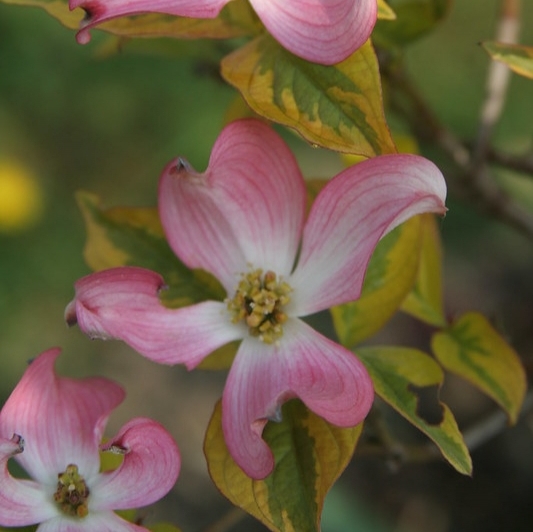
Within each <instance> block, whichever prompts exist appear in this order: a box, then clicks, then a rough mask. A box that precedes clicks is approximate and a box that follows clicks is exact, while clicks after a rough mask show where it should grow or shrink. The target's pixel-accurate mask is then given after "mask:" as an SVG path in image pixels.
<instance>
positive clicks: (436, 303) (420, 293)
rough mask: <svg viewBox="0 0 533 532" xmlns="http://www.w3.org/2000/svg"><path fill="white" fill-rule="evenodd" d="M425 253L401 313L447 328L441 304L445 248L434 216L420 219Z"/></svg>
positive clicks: (428, 215) (424, 215) (430, 215)
mask: <svg viewBox="0 0 533 532" xmlns="http://www.w3.org/2000/svg"><path fill="white" fill-rule="evenodd" d="M420 221H421V227H422V250H421V253H420V262H419V264H418V273H417V276H416V282H415V285H414V286H413V289H412V290H411V292H410V293H409V295H408V296H407V297H406V298H405V300H404V301H403V303H402V307H401V308H402V310H403V311H404V312H407V313H408V314H411V315H412V316H415V318H418V319H419V320H422V321H424V322H426V323H429V324H430V325H436V326H437V327H444V326H445V325H446V318H445V316H444V306H443V301H442V246H441V241H440V233H439V229H438V227H437V221H436V218H435V216H434V215H433V214H423V215H422V216H421V217H420Z"/></svg>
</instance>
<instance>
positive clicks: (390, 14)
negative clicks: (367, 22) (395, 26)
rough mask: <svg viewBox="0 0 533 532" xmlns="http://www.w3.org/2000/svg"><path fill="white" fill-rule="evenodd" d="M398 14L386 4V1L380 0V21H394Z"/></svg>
mask: <svg viewBox="0 0 533 532" xmlns="http://www.w3.org/2000/svg"><path fill="white" fill-rule="evenodd" d="M395 18H396V13H394V11H393V10H392V9H391V7H390V6H389V5H388V4H387V2H385V0H378V19H380V20H394V19H395Z"/></svg>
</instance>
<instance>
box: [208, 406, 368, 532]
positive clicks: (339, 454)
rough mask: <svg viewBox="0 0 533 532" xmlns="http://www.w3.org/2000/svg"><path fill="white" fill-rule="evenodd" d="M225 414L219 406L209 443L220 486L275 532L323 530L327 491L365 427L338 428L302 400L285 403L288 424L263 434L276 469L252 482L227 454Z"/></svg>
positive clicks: (269, 427)
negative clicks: (317, 414) (224, 428)
mask: <svg viewBox="0 0 533 532" xmlns="http://www.w3.org/2000/svg"><path fill="white" fill-rule="evenodd" d="M221 413H222V409H221V405H220V402H219V403H218V404H217V406H216V407H215V411H214V413H213V416H212V418H211V421H210V423H209V427H208V429H207V433H206V438H205V444H204V452H205V455H206V458H207V465H208V469H209V474H210V475H211V478H212V479H213V482H214V483H215V485H216V486H217V488H218V489H219V490H220V491H221V492H222V494H223V495H225V496H226V497H227V498H228V499H229V500H230V501H231V502H232V503H233V504H234V505H236V506H239V507H240V508H242V509H243V510H245V511H246V512H248V513H249V514H251V515H252V516H254V517H255V518H257V519H258V520H259V521H261V522H262V523H263V524H265V525H266V526H267V527H268V528H269V529H270V530H272V531H274V532H292V531H298V532H318V531H319V530H320V516H321V513H322V507H323V504H324V498H325V496H326V493H327V492H328V491H329V489H330V488H331V486H332V485H333V483H334V482H335V480H336V479H337V478H338V477H339V475H340V474H341V473H342V472H343V471H344V469H345V468H346V466H347V464H348V462H349V461H350V459H351V457H352V455H353V452H354V449H355V446H356V444H357V440H358V439H359V435H360V434H361V430H362V425H358V426H357V427H353V428H348V429H341V428H338V427H334V426H332V425H330V424H329V423H327V422H326V421H324V420H323V419H322V418H320V417H318V416H316V415H315V414H313V413H312V412H310V411H309V410H308V409H307V408H306V407H305V406H304V405H303V404H302V403H301V402H300V401H297V400H293V401H289V402H288V403H286V404H285V405H283V409H282V413H283V421H281V422H280V423H273V422H269V423H268V424H267V426H266V427H265V430H264V433H263V437H264V439H265V440H266V441H267V443H268V444H269V445H270V448H271V449H272V451H273V453H274V457H275V460H276V466H275V469H274V471H273V472H272V473H271V474H270V475H269V476H268V477H267V478H265V479H264V480H253V479H251V478H249V477H248V476H246V475H245V473H244V472H243V471H242V469H241V468H240V467H239V466H237V464H236V463H235V462H234V461H233V459H232V458H231V456H230V455H229V453H228V449H227V447H226V443H225V441H224V436H223V434H222V427H221Z"/></svg>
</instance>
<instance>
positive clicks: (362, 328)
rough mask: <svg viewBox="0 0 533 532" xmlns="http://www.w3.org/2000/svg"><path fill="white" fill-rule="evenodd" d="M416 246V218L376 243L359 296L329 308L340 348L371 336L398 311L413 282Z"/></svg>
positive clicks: (417, 230) (416, 257)
mask: <svg viewBox="0 0 533 532" xmlns="http://www.w3.org/2000/svg"><path fill="white" fill-rule="evenodd" d="M420 245H421V229H420V218H419V216H415V217H413V218H411V219H410V220H408V221H407V222H405V223H404V224H402V225H400V226H399V227H397V228H396V229H395V230H394V231H392V232H391V233H389V234H388V235H387V236H386V237H385V238H383V239H382V240H381V241H380V243H379V244H378V245H377V247H376V249H375V251H374V254H373V255H372V259H371V260H370V264H369V265H368V269H367V272H366V275H365V281H364V284H363V291H362V293H361V297H360V298H359V299H358V300H357V301H354V302H351V303H346V304H344V305H339V306H337V307H333V308H332V309H331V314H332V316H333V324H334V325H335V331H336V332H337V335H338V337H339V341H340V343H341V344H342V345H344V346H346V347H352V346H354V345H356V344H357V343H359V342H361V341H362V340H364V339H366V338H368V337H370V336H372V335H373V334H374V333H375V332H377V331H378V330H379V329H380V328H381V327H383V325H385V323H387V321H388V320H389V319H390V318H391V316H392V315H393V314H394V312H396V310H398V308H399V307H400V305H401V303H402V301H403V300H404V299H405V297H406V295H407V294H408V293H409V291H410V290H411V288H412V287H413V284H414V282H415V278H416V273H417V269H418V262H419V256H420Z"/></svg>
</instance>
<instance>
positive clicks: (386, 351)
mask: <svg viewBox="0 0 533 532" xmlns="http://www.w3.org/2000/svg"><path fill="white" fill-rule="evenodd" d="M357 356H358V357H359V358H360V359H361V361H362V362H363V364H364V365H365V366H366V369H367V370H368V373H369V374H370V376H371V378H372V382H373V383H374V389H375V391H376V394H377V395H379V396H380V397H381V398H382V399H383V400H384V401H385V402H386V403H388V404H389V405H390V406H392V408H394V409H395V410H396V411H397V412H398V413H400V414H401V415H402V416H403V417H404V418H405V419H407V420H408V421H409V422H411V423H412V424H413V425H414V426H415V427H417V428H418V429H420V430H421V431H422V432H423V433H424V434H426V435H427V436H428V437H429V438H430V439H431V440H432V441H433V442H434V443H435V444H436V445H437V447H438V448H439V449H440V451H441V453H442V455H443V456H444V458H446V460H448V462H449V463H450V464H451V465H452V466H453V467H455V469H456V470H457V471H459V472H460V473H463V474H466V475H469V474H471V472H472V460H471V458H470V454H469V452H468V449H467V447H466V445H465V443H464V440H463V437H462V435H461V432H460V431H459V428H458V427H457V422H456V421H455V418H454V416H453V414H452V412H451V410H450V409H449V408H448V407H447V406H446V405H445V404H444V403H442V402H440V401H439V402H438V405H439V406H440V409H441V414H442V415H441V419H440V420H439V421H440V423H429V422H428V421H427V420H426V419H424V418H423V417H422V416H420V415H419V413H418V411H419V404H418V397H417V395H416V394H415V393H414V392H413V389H412V387H413V386H415V387H417V388H430V387H437V388H440V386H441V385H442V382H443V380H444V373H443V371H442V369H441V368H440V366H439V365H438V364H437V363H436V362H435V361H434V360H433V359H432V358H431V357H429V356H428V355H426V354H425V353H423V352H421V351H418V350H417V349H410V348H404V347H382V346H379V347H365V348H359V349H358V350H357Z"/></svg>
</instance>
